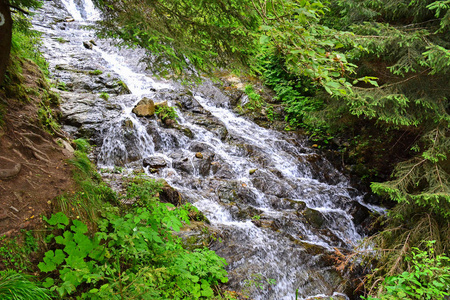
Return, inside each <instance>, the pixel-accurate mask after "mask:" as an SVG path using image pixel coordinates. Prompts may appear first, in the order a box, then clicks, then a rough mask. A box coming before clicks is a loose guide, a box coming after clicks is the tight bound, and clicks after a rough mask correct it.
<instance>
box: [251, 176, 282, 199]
mask: <svg viewBox="0 0 450 300" xmlns="http://www.w3.org/2000/svg"><path fill="white" fill-rule="evenodd" d="M252 183H253V186H254V187H256V188H257V189H258V190H260V191H262V192H264V193H266V194H269V195H275V196H277V197H289V196H288V190H289V187H288V186H287V185H286V183H285V182H283V181H282V180H279V179H278V178H277V177H275V176H274V175H273V174H271V173H265V172H257V173H255V174H254V175H253V177H252Z"/></svg>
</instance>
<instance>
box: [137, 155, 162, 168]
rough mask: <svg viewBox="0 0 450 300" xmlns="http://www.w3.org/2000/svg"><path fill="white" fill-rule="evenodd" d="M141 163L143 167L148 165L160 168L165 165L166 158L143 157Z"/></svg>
mask: <svg viewBox="0 0 450 300" xmlns="http://www.w3.org/2000/svg"><path fill="white" fill-rule="evenodd" d="M142 164H143V165H144V167H150V168H151V169H161V168H164V167H165V166H167V162H166V160H165V159H164V158H162V157H160V156H152V157H147V158H144V161H143V162H142Z"/></svg>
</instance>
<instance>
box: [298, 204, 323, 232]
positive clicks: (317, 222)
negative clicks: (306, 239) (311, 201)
mask: <svg viewBox="0 0 450 300" xmlns="http://www.w3.org/2000/svg"><path fill="white" fill-rule="evenodd" d="M303 216H304V217H305V219H306V220H307V221H308V222H309V224H311V225H312V226H313V227H315V228H321V227H322V225H323V224H324V222H325V218H324V217H323V215H322V214H321V213H320V212H319V211H317V210H314V209H312V208H307V209H305V211H304V212H303Z"/></svg>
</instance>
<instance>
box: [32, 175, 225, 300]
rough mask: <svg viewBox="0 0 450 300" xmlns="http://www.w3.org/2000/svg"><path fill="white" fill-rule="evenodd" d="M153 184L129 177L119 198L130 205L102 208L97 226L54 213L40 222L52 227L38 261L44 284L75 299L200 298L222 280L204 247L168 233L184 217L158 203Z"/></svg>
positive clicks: (157, 185) (218, 263) (219, 263)
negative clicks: (187, 244) (185, 243)
mask: <svg viewBox="0 0 450 300" xmlns="http://www.w3.org/2000/svg"><path fill="white" fill-rule="evenodd" d="M161 186H162V183H161V182H157V181H154V180H148V179H147V178H145V177H136V178H134V179H132V181H131V182H130V184H129V187H128V189H127V194H126V196H125V197H126V198H127V199H128V200H133V201H135V204H134V206H133V208H132V209H131V210H130V211H124V212H120V210H119V209H118V208H114V207H104V208H103V209H102V217H101V218H100V219H99V220H98V231H97V232H94V233H92V232H89V231H88V227H87V226H86V224H84V223H83V222H81V221H79V220H77V219H71V218H69V217H67V216H66V215H65V214H64V213H62V212H60V213H57V214H54V215H52V216H51V218H49V219H47V218H44V220H45V221H46V222H47V224H48V225H49V226H50V227H51V228H53V233H52V234H50V235H49V236H48V238H47V241H48V242H49V243H51V242H52V241H53V240H54V242H55V244H56V247H54V249H51V250H49V251H47V252H46V253H45V256H44V258H43V261H42V262H41V263H40V264H39V265H38V266H39V269H40V270H41V271H42V272H46V273H49V275H50V276H49V277H48V279H47V280H46V282H45V286H47V287H49V288H50V289H51V290H54V291H57V292H58V293H59V295H60V296H61V297H66V296H67V295H78V296H79V297H81V299H105V298H111V299H115V298H117V297H120V298H125V299H128V298H130V297H139V296H140V295H144V294H145V295H146V297H150V299H167V298H171V299H185V298H189V299H200V298H210V297H212V296H213V295H214V291H213V289H212V287H213V286H214V285H217V284H218V283H219V282H226V281H227V280H228V279H227V277H226V271H225V270H224V268H223V267H224V265H225V260H224V259H222V258H220V257H218V256H217V255H216V254H215V253H214V252H213V251H210V250H207V249H201V250H196V251H194V252H188V251H186V250H184V249H183V248H182V246H181V242H180V240H179V239H178V238H176V237H174V236H173V235H172V231H173V230H175V231H178V230H180V227H181V226H183V223H188V222H189V211H188V209H185V208H183V207H180V208H175V207H174V206H173V205H171V204H167V203H160V202H159V201H158V199H157V194H158V192H159V191H160V189H161Z"/></svg>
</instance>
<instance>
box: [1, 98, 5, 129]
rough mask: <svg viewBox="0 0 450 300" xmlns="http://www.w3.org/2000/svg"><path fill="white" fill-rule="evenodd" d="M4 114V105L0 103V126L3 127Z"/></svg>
mask: <svg viewBox="0 0 450 300" xmlns="http://www.w3.org/2000/svg"><path fill="white" fill-rule="evenodd" d="M5 115H6V110H5V108H4V106H3V105H2V104H1V103H0V128H1V127H3V125H5Z"/></svg>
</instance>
